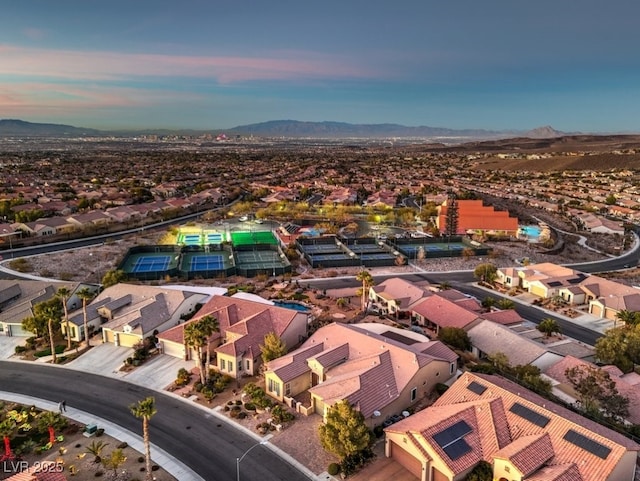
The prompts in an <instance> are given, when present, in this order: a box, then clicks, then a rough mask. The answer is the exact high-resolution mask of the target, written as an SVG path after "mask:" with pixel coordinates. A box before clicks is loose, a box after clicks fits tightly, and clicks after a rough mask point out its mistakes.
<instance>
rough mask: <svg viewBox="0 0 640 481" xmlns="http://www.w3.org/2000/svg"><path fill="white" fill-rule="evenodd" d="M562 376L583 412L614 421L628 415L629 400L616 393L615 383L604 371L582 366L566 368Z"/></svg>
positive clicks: (586, 365)
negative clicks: (564, 377)
mask: <svg viewBox="0 0 640 481" xmlns="http://www.w3.org/2000/svg"><path fill="white" fill-rule="evenodd" d="M564 374H565V376H566V377H567V380H568V381H569V382H570V383H571V385H572V386H573V389H574V390H575V391H576V393H577V395H578V402H579V404H580V407H581V408H582V409H583V410H584V411H586V412H588V413H590V414H591V415H595V416H599V415H600V414H603V415H604V416H606V417H609V418H611V419H613V420H615V421H622V420H623V419H624V418H626V417H627V416H628V415H629V399H627V398H626V397H624V396H622V395H621V394H620V393H619V392H618V389H617V388H616V383H615V381H614V380H613V379H611V376H610V375H609V373H608V372H607V371H605V370H604V369H600V368H599V367H597V366H590V365H588V364H584V365H578V366H574V367H571V368H568V369H567V370H566V371H565V373H564Z"/></svg>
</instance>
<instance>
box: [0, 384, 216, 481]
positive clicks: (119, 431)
mask: <svg viewBox="0 0 640 481" xmlns="http://www.w3.org/2000/svg"><path fill="white" fill-rule="evenodd" d="M0 399H3V400H5V401H11V402H17V403H20V404H24V405H26V406H31V405H35V406H36V407H38V408H40V409H44V410H47V411H53V412H58V404H57V403H55V402H51V401H45V400H43V399H37V398H32V397H30V396H23V395H20V394H15V393H10V392H6V391H0ZM64 415H65V417H67V418H69V419H73V420H74V421H76V422H78V423H81V424H84V425H87V424H96V425H97V426H98V427H100V428H103V429H104V432H105V434H108V435H109V436H111V437H113V438H115V439H118V440H120V441H125V442H126V443H127V444H128V445H129V446H131V447H132V448H133V449H135V450H136V451H138V452H139V453H144V443H143V441H142V437H141V436H138V435H137V434H135V433H132V432H131V431H128V430H126V429H123V428H121V427H120V426H118V425H117V424H114V423H111V422H109V421H106V420H104V419H100V418H97V417H96V416H93V415H92V414H89V413H86V412H84V411H80V410H79V409H75V408H73V407H71V406H68V405H67V410H66V411H65V413H64ZM151 458H152V459H153V462H154V463H155V464H157V465H158V466H162V469H164V470H165V471H167V472H168V473H169V474H171V476H173V477H174V478H176V479H177V480H178V481H205V480H204V479H203V478H201V477H200V476H198V475H197V474H196V473H195V472H194V471H192V470H191V468H189V467H188V466H187V465H185V464H183V463H182V462H181V461H180V460H179V459H176V458H174V457H173V456H171V455H170V454H169V453H167V452H166V451H164V450H162V449H160V448H159V447H157V446H155V445H153V444H152V445H151Z"/></svg>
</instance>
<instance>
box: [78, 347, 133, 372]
mask: <svg viewBox="0 0 640 481" xmlns="http://www.w3.org/2000/svg"><path fill="white" fill-rule="evenodd" d="M132 355H133V349H132V348H130V347H122V346H114V345H113V344H109V343H105V344H100V345H98V346H94V347H92V348H91V349H90V350H89V351H88V352H85V353H84V354H82V355H81V356H80V357H79V358H77V359H74V360H73V361H71V362H70V363H69V364H67V365H66V366H67V367H68V368H70V369H75V370H77V371H84V372H88V373H94V374H102V375H104V376H112V377H113V376H117V377H122V376H123V375H124V373H120V371H119V369H120V368H121V367H122V365H123V364H124V360H125V359H126V358H128V357H129V356H132Z"/></svg>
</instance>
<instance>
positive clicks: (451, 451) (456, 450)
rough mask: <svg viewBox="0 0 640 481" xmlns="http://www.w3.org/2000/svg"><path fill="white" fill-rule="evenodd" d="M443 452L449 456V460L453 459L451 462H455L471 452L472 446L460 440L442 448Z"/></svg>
mask: <svg viewBox="0 0 640 481" xmlns="http://www.w3.org/2000/svg"><path fill="white" fill-rule="evenodd" d="M442 450H443V451H444V452H445V454H446V455H447V456H449V459H451V461H455V460H456V459H458V458H459V457H461V456H464V455H465V454H467V453H468V452H469V451H471V446H469V444H467V442H466V441H465V440H464V439H462V438H460V439H458V440H456V441H454V442H452V443H451V444H449V445H447V446H445V447H444V448H442Z"/></svg>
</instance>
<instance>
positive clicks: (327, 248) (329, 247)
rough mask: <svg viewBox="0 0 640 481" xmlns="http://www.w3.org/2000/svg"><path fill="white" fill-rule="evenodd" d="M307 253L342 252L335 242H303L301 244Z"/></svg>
mask: <svg viewBox="0 0 640 481" xmlns="http://www.w3.org/2000/svg"><path fill="white" fill-rule="evenodd" d="M300 247H301V248H302V250H303V252H304V253H305V254H309V255H316V254H334V253H338V252H342V251H341V250H340V248H339V247H338V246H337V245H335V244H302V245H301V246H300Z"/></svg>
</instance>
